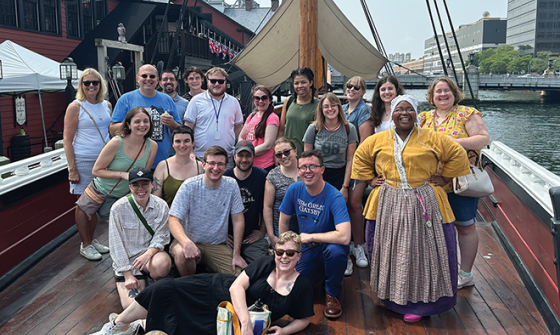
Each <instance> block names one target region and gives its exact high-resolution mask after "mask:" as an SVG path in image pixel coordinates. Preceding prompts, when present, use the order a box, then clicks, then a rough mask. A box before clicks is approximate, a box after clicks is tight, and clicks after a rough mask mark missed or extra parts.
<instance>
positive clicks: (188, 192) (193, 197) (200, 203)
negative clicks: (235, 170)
mask: <svg viewBox="0 0 560 335" xmlns="http://www.w3.org/2000/svg"><path fill="white" fill-rule="evenodd" d="M244 209H245V207H243V202H242V201H241V193H240V192H239V186H237V182H236V181H235V179H233V178H231V177H225V176H224V177H222V182H221V183H220V186H218V188H216V189H212V188H210V187H208V186H207V185H206V184H205V183H204V175H202V174H201V175H198V176H196V177H192V178H189V179H187V180H185V182H184V183H183V184H182V185H181V187H179V190H178V191H177V194H176V195H175V199H173V204H171V208H170V210H169V215H172V216H174V217H176V218H179V219H180V220H181V224H182V226H183V229H184V230H185V234H187V236H188V238H190V239H191V240H192V241H193V242H194V243H202V244H222V243H225V242H226V239H227V235H228V219H229V216H230V214H237V213H241V212H243V210H244Z"/></svg>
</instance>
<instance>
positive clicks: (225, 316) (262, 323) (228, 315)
mask: <svg viewBox="0 0 560 335" xmlns="http://www.w3.org/2000/svg"><path fill="white" fill-rule="evenodd" d="M254 306H255V305H252V306H251V307H249V308H248V309H249V317H250V318H251V324H252V325H253V334H255V335H264V334H266V332H267V331H268V328H269V327H270V324H271V321H270V316H271V315H272V312H271V311H269V310H268V306H266V305H263V307H262V311H254V310H252V309H255V308H254ZM216 328H217V332H216V334H217V335H241V325H240V324H239V318H238V317H237V314H236V313H235V310H234V309H233V305H232V304H231V303H230V302H229V301H222V302H221V303H220V304H219V305H218V316H217V318H216Z"/></svg>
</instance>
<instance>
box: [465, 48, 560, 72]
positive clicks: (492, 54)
mask: <svg viewBox="0 0 560 335" xmlns="http://www.w3.org/2000/svg"><path fill="white" fill-rule="evenodd" d="M528 49H532V47H531V46H529V45H527V46H521V47H519V49H518V50H516V49H515V47H513V46H511V45H503V46H501V47H498V48H493V49H486V50H483V51H481V52H478V53H475V54H474V59H473V64H474V65H477V66H478V67H479V69H480V72H481V73H495V74H503V73H518V74H522V73H526V72H538V73H543V71H544V70H546V68H547V67H548V60H549V59H552V60H556V61H557V62H556V63H557V64H555V66H556V68H557V69H558V67H560V57H558V56H557V57H551V52H550V51H539V52H538V53H537V56H536V57H533V56H532V55H531V54H527V53H523V52H522V51H523V50H528Z"/></svg>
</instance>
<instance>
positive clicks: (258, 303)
mask: <svg viewBox="0 0 560 335" xmlns="http://www.w3.org/2000/svg"><path fill="white" fill-rule="evenodd" d="M263 306H264V303H263V302H262V301H261V298H259V299H257V301H256V302H255V303H254V304H253V305H252V306H251V307H249V308H248V310H249V312H264V308H263Z"/></svg>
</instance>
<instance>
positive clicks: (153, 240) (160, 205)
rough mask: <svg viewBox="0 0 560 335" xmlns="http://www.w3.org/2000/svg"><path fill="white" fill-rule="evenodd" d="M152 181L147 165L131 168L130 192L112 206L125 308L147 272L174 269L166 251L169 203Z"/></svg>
mask: <svg viewBox="0 0 560 335" xmlns="http://www.w3.org/2000/svg"><path fill="white" fill-rule="evenodd" d="M153 181H154V177H153V174H152V171H151V170H150V169H148V168H145V167H140V168H134V169H132V170H130V172H129V173H128V187H129V189H130V194H129V195H128V196H126V197H122V198H121V199H119V200H117V202H115V204H114V205H113V207H111V216H110V219H109V234H108V235H109V244H110V245H111V259H112V260H113V272H114V277H115V281H116V284H117V291H118V293H119V298H120V300H121V306H122V308H127V307H128V305H130V304H131V303H132V302H133V301H134V296H135V295H136V294H138V292H141V291H142V290H143V289H144V288H145V287H146V278H147V276H149V277H151V278H153V279H155V280H159V279H162V278H164V277H165V276H167V274H169V271H170V270H171V258H170V257H169V255H168V254H167V253H166V252H165V251H164V247H165V246H166V245H167V244H169V226H168V221H169V207H168V206H167V203H166V202H165V201H164V200H163V199H161V198H160V197H157V196H155V195H153V194H151V192H152V189H153V188H154V182H153ZM135 208H136V209H138V213H137V212H136V210H135ZM141 218H143V219H144V222H145V224H144V223H143V222H142V219H141ZM146 225H147V226H146ZM148 228H149V229H151V231H149V230H148Z"/></svg>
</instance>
